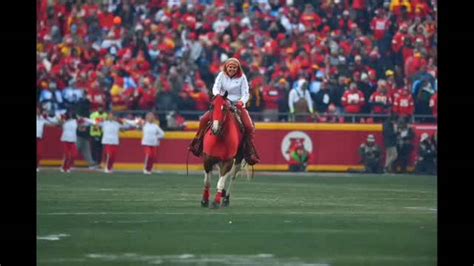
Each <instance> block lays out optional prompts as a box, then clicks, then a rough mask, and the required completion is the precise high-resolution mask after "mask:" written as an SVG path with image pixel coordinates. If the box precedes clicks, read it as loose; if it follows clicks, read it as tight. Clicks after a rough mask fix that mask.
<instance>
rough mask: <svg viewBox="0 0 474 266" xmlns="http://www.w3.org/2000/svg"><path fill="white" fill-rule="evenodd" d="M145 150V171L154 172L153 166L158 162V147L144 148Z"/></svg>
mask: <svg viewBox="0 0 474 266" xmlns="http://www.w3.org/2000/svg"><path fill="white" fill-rule="evenodd" d="M143 148H144V150H145V169H146V170H147V171H151V170H153V164H154V163H155V160H156V148H157V147H156V146H143Z"/></svg>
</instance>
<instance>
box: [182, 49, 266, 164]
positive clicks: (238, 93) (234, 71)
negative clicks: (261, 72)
mask: <svg viewBox="0 0 474 266" xmlns="http://www.w3.org/2000/svg"><path fill="white" fill-rule="evenodd" d="M225 92H227V93H228V95H227V99H228V100H230V102H231V103H232V104H233V105H235V106H236V107H237V108H238V109H239V110H240V118H241V120H242V123H243V124H244V127H245V137H244V141H245V142H247V143H246V144H247V145H243V146H244V147H248V149H246V150H244V151H243V152H244V158H245V161H246V162H247V163H248V164H249V165H254V164H256V163H258V162H259V161H260V158H259V157H258V154H257V150H256V149H255V145H254V143H253V139H254V135H255V128H254V126H253V122H252V119H251V118H250V115H249V113H248V111H247V109H246V108H245V104H246V103H247V101H248V100H249V95H250V94H249V84H248V81H247V77H246V76H245V74H244V72H243V70H242V66H241V64H240V61H239V60H238V59H237V58H233V57H232V58H229V59H227V60H226V61H225V63H224V66H223V70H222V71H221V72H219V74H218V75H217V77H216V81H215V82H214V86H213V87H212V94H213V95H214V96H216V95H218V94H220V95H224V93H225ZM211 119H212V113H211V112H209V111H208V112H206V113H205V114H204V115H203V116H202V118H201V121H200V122H199V129H198V131H197V133H196V136H195V137H194V139H193V141H192V142H191V144H190V146H189V147H188V149H189V151H191V152H192V153H193V154H194V155H195V156H197V157H199V156H201V153H202V148H203V139H204V133H205V132H204V130H205V128H206V126H207V124H208V123H209V122H210V120H211Z"/></svg>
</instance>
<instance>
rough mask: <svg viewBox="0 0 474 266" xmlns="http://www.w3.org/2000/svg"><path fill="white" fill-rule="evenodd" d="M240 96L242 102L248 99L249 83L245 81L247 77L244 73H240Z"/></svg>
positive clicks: (244, 102)
mask: <svg viewBox="0 0 474 266" xmlns="http://www.w3.org/2000/svg"><path fill="white" fill-rule="evenodd" d="M240 90H241V94H242V98H240V101H241V102H242V103H243V104H244V106H245V104H246V103H247V102H248V100H249V96H250V95H249V83H248V81H247V77H246V76H245V75H242V84H241V86H240Z"/></svg>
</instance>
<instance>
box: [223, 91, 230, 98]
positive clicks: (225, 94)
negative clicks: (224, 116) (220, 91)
mask: <svg viewBox="0 0 474 266" xmlns="http://www.w3.org/2000/svg"><path fill="white" fill-rule="evenodd" d="M228 94H229V92H228V91H225V92H224V99H227V95H228Z"/></svg>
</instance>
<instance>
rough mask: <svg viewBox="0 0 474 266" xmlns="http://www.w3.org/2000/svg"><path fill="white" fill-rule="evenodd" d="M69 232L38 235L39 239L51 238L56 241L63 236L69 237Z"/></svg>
mask: <svg viewBox="0 0 474 266" xmlns="http://www.w3.org/2000/svg"><path fill="white" fill-rule="evenodd" d="M68 236H69V235H68V234H55V235H47V236H37V237H36V239H37V240H50V241H56V240H60V239H61V238H64V237H68Z"/></svg>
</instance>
